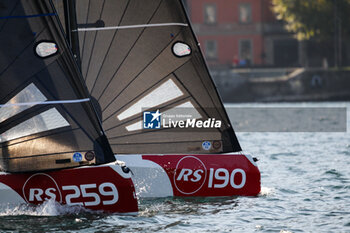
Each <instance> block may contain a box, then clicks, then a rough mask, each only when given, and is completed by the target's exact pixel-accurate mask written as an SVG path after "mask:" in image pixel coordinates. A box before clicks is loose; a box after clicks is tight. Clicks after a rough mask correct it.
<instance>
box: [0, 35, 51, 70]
mask: <svg viewBox="0 0 350 233" xmlns="http://www.w3.org/2000/svg"><path fill="white" fill-rule="evenodd" d="M43 31H45V29H43V30H42V31H40V32H39V33H37V34H36V35H35V37H34V39H33V40H31V41H30V43H28V45H26V46H25V47H24V49H23V50H22V51H20V53H19V54H18V55H16V57H15V58H14V59H13V61H11V62H10V63H9V64H8V65H7V66H6V67H5V68H4V70H2V71H1V72H0V76H2V75H3V74H4V73H5V72H6V71H7V70H8V69H9V68H10V67H11V65H12V64H13V63H15V61H16V60H17V59H18V58H19V57H20V56H21V55H22V54H23V53H24V52H25V51H26V50H27V49H28V48H29V47H30V46H31V45H32V44H33V42H35V40H36V39H37V38H38V37H39V35H41V33H42V32H43Z"/></svg>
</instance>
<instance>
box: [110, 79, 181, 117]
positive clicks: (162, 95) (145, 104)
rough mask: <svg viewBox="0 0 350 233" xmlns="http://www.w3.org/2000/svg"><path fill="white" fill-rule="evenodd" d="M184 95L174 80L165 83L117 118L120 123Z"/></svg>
mask: <svg viewBox="0 0 350 233" xmlns="http://www.w3.org/2000/svg"><path fill="white" fill-rule="evenodd" d="M183 94H184V93H183V92H182V91H181V90H180V88H179V87H178V86H177V85H176V84H175V82H174V81H173V80H172V79H169V80H168V81H166V82H164V83H163V84H162V85H160V86H159V87H157V88H156V89H154V90H153V91H152V92H150V93H149V94H147V95H146V96H144V97H143V98H141V99H140V100H139V101H137V102H136V103H135V104H133V105H131V106H130V107H129V108H128V109H126V110H125V111H123V112H122V113H120V114H119V115H118V116H117V117H118V119H119V120H120V121H122V120H124V119H126V118H128V117H131V116H134V115H136V114H138V113H141V112H142V111H143V110H145V109H149V108H153V107H156V106H159V105H161V104H163V103H166V102H168V101H170V100H173V99H176V98H178V97H180V96H182V95H183Z"/></svg>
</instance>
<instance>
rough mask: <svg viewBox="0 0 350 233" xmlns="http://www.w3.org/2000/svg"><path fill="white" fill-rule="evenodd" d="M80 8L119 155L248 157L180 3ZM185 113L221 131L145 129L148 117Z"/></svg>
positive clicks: (83, 1) (84, 55) (94, 90)
mask: <svg viewBox="0 0 350 233" xmlns="http://www.w3.org/2000/svg"><path fill="white" fill-rule="evenodd" d="M76 3H77V5H76V8H77V21H78V22H77V24H78V29H77V31H78V34H79V48H80V57H81V67H82V74H83V76H84V80H85V83H86V85H87V88H88V90H89V92H90V94H91V95H92V97H93V98H94V101H95V105H96V109H98V112H99V114H100V118H101V119H102V124H103V128H104V129H105V132H106V135H107V137H108V140H109V142H110V144H111V147H112V149H113V152H114V153H144V154H146V153H221V152H237V151H241V147H240V145H239V143H238V141H237V138H236V135H235V133H234V131H233V129H232V127H231V124H230V121H229V119H228V117H227V114H226V111H225V109H224V107H223V105H222V102H221V100H220V97H219V95H218V93H217V91H216V87H215V86H214V84H213V82H212V79H211V77H210V75H209V72H208V69H207V67H206V64H205V61H204V59H203V56H202V54H201V51H200V48H199V45H198V42H197V40H196V39H195V36H194V34H193V31H192V29H191V25H190V23H189V20H188V18H187V16H186V14H185V11H184V8H183V4H182V2H181V1H179V0H143V1H139V0H121V1H114V0H105V1H99V0H79V1H76ZM180 109H187V111H193V109H194V110H195V111H196V112H197V113H198V116H197V118H198V119H202V120H205V119H209V118H210V119H215V120H219V121H221V123H222V124H221V126H220V127H217V128H214V129H212V130H201V129H195V130H193V129H184V130H180V129H178V128H176V127H173V128H166V127H164V125H160V127H157V128H153V129H145V127H144V124H143V123H144V122H145V118H146V117H147V116H145V112H152V113H153V114H155V113H159V114H162V116H165V115H166V113H169V111H170V112H174V111H175V112H176V111H177V112H178V111H180ZM155 117H156V118H157V115H155ZM197 118H196V119H197ZM157 119H160V118H157ZM150 120H152V119H150ZM208 145H209V146H208Z"/></svg>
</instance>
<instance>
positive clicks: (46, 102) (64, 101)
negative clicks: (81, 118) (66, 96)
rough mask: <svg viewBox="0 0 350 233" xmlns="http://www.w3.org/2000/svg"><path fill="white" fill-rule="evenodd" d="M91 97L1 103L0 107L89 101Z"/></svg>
mask: <svg viewBox="0 0 350 233" xmlns="http://www.w3.org/2000/svg"><path fill="white" fill-rule="evenodd" d="M88 101H90V98H85V99H76V100H53V101H43V102H26V103H13V104H0V107H1V108H3V107H14V106H27V105H43V104H74V103H82V102H88Z"/></svg>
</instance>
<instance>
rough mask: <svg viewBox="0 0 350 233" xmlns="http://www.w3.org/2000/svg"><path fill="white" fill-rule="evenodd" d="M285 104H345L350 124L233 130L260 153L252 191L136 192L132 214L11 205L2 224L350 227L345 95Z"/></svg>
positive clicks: (31, 227)
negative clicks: (158, 195)
mask: <svg viewBox="0 0 350 233" xmlns="http://www.w3.org/2000/svg"><path fill="white" fill-rule="evenodd" d="M287 105H288V106H292V107H299V106H301V105H302V106H316V107H347V109H348V119H347V121H348V130H347V131H348V132H346V133H345V132H343V133H317V132H316V133H315V132H313V133H253V132H249V133H238V137H239V140H240V142H241V144H242V147H243V148H244V149H245V151H247V152H250V153H252V154H253V155H254V156H256V157H258V158H259V159H260V161H259V162H258V165H259V168H260V170H261V175H262V192H261V194H260V196H258V197H255V198H249V197H227V198H166V199H152V200H140V212H139V214H138V215H137V216H127V215H118V214H103V213H96V212H86V211H84V210H81V209H72V208H67V207H62V206H58V205H57V204H54V203H46V204H45V205H43V206H40V207H37V208H33V207H27V206H20V207H15V208H12V207H9V208H8V209H7V210H3V211H1V212H0V232H59V231H70V232H117V231H123V232H156V231H158V232H186V231H189V232H350V131H349V125H350V124H349V116H350V114H349V109H350V103H322V104H319V103H317V104H316V103H314V104H287ZM234 106H235V107H237V106H243V107H246V106H258V107H261V106H268V107H273V106H277V107H280V106H286V104H264V105H259V104H253V105H234ZM291 117H292V116H291Z"/></svg>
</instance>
